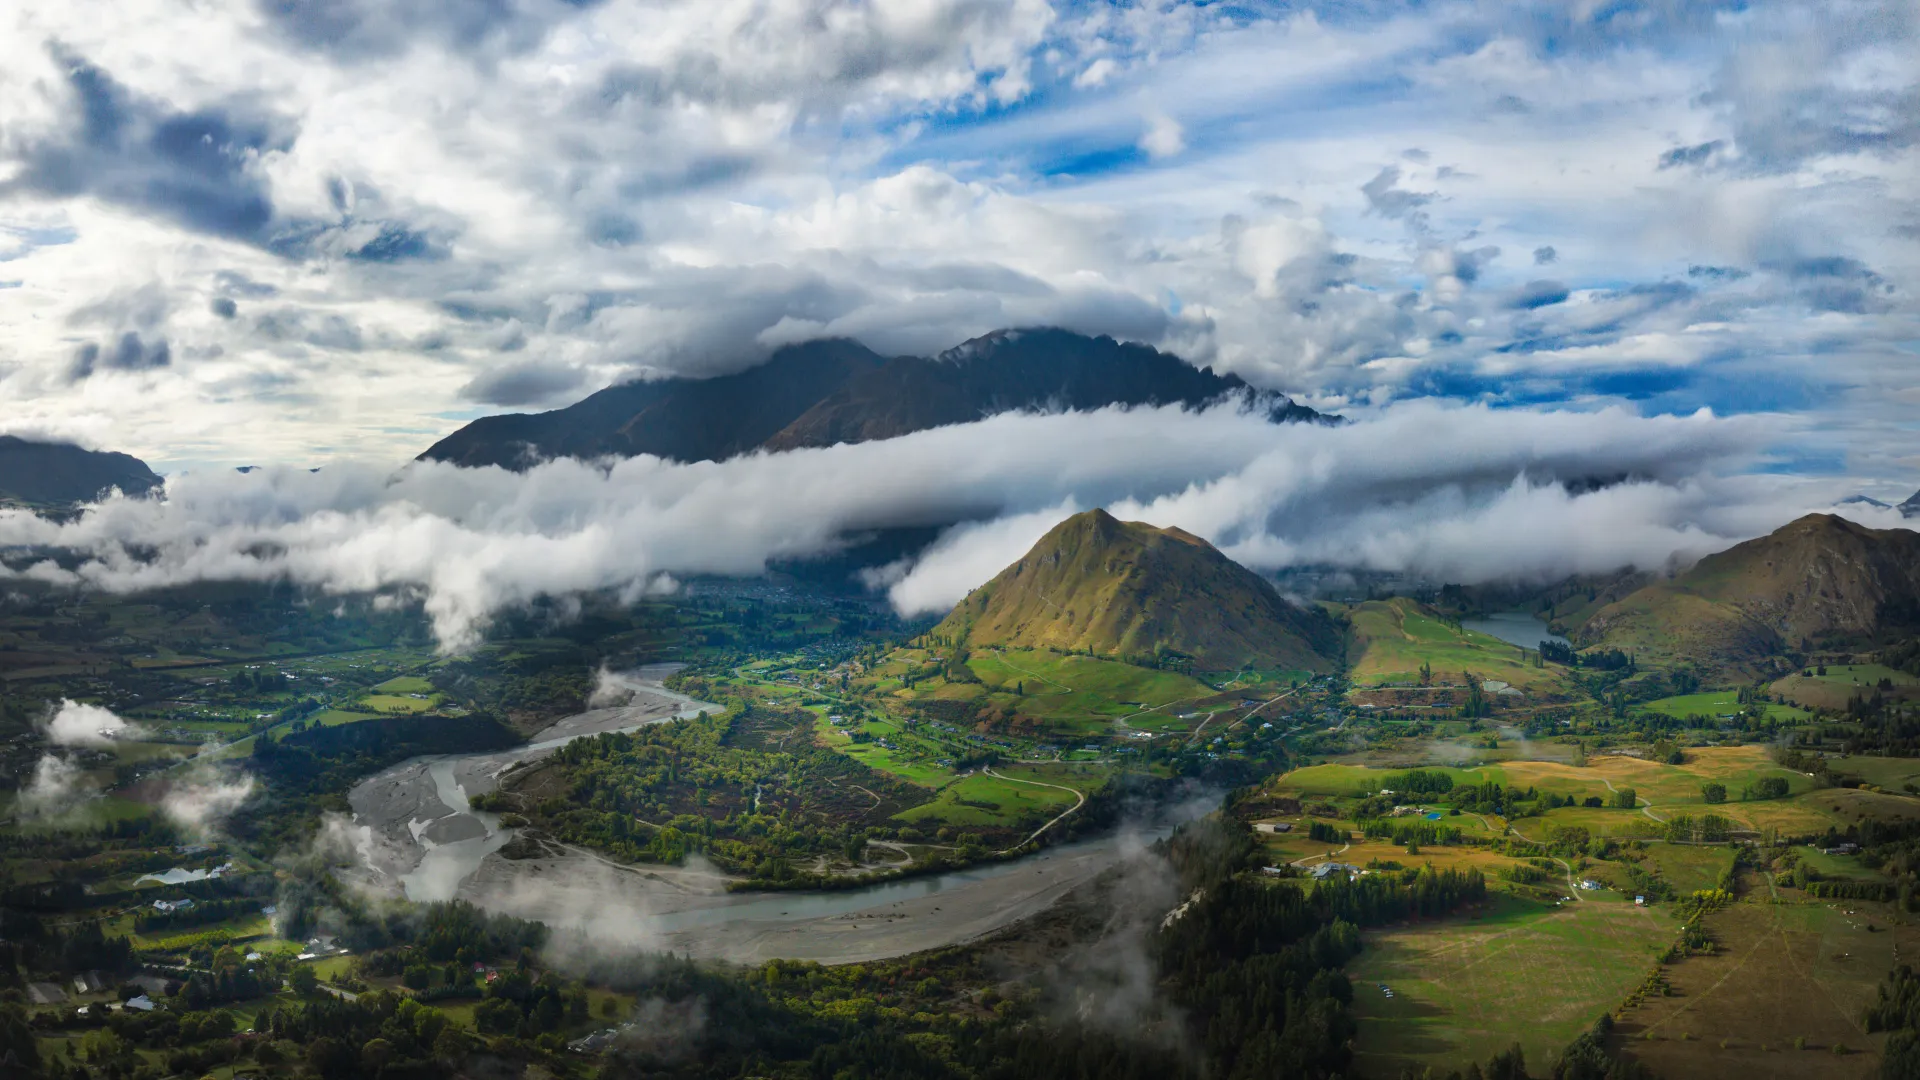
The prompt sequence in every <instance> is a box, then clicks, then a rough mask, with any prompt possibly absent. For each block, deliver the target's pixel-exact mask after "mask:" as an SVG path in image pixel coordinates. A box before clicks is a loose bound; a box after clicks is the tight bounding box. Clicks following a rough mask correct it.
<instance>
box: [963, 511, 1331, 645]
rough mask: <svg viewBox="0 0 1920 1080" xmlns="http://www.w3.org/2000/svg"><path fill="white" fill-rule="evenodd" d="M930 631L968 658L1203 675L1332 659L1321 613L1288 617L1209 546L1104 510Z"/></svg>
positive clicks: (1280, 600)
mask: <svg viewBox="0 0 1920 1080" xmlns="http://www.w3.org/2000/svg"><path fill="white" fill-rule="evenodd" d="M934 632H935V633H936V634H946V635H951V636H952V637H954V638H955V639H956V640H962V641H964V642H965V643H966V644H967V645H968V646H969V647H975V648H977V647H992V646H1006V647H1015V648H1051V649H1060V650H1063V651H1070V652H1074V651H1090V652H1092V653H1093V654H1094V655H1104V656H1108V657H1111V658H1117V659H1130V660H1156V659H1160V658H1164V657H1165V656H1167V655H1168V654H1173V655H1176V656H1184V657H1187V658H1190V659H1191V661H1192V662H1193V665H1194V666H1195V667H1196V668H1199V669H1201V670H1208V671H1230V670H1236V669H1239V668H1241V667H1243V666H1247V665H1252V666H1255V667H1264V668H1283V669H1296V670H1297V669H1306V670H1309V671H1315V672H1324V671H1330V670H1332V669H1333V668H1334V666H1335V660H1334V658H1335V657H1337V656H1338V655H1339V653H1340V650H1341V648H1342V641H1341V637H1340V633H1339V630H1338V628H1337V627H1336V626H1335V625H1334V623H1333V620H1332V619H1331V618H1330V617H1328V616H1327V615H1326V614H1325V613H1324V612H1322V611H1320V610H1319V609H1318V608H1312V609H1308V608H1301V607H1297V606H1295V605H1294V604H1292V603H1291V602H1289V601H1288V600H1286V599H1285V598H1284V597H1282V596H1281V595H1280V594H1279V592H1278V591H1276V590H1275V589H1274V588H1273V586H1272V585H1271V584H1269V583H1268V582H1267V581H1266V579H1264V578H1262V577H1260V576H1259V575H1258V574H1255V573H1254V572H1253V571H1251V570H1248V569H1247V568H1246V567H1244V566H1241V565H1240V564H1239V563H1236V562H1234V561H1233V560H1231V559H1229V558H1227V557H1226V556H1225V555H1223V554H1221V553H1220V551H1219V550H1218V549H1217V548H1215V547H1214V546H1213V545H1212V544H1209V543H1208V542H1207V541H1205V540H1203V539H1201V538H1200V537H1197V536H1194V535H1193V534H1191V533H1188V532H1186V531H1184V530H1181V529H1178V528H1164V529H1162V528H1156V527H1155V526H1152V525H1149V524H1146V523H1144V522H1137V521H1136V522H1123V521H1120V520H1118V519H1116V518H1115V517H1113V515H1111V514H1109V513H1107V512H1106V511H1105V510H1088V511H1085V512H1083V513H1080V514H1075V515H1074V516H1073V517H1070V518H1068V519H1067V520H1065V521H1063V522H1061V523H1060V524H1058V525H1056V526H1054V527H1053V528H1052V529H1051V530H1049V531H1048V533H1047V534H1046V536H1044V537H1042V538H1041V539H1040V541H1039V542H1038V543H1036V544H1035V545H1034V546H1033V547H1032V548H1031V549H1030V550H1029V551H1028V552H1027V553H1026V554H1025V555H1023V556H1021V557H1020V558H1019V559H1018V560H1016V561H1015V562H1014V563H1013V564H1012V565H1010V566H1008V567H1007V568H1006V569H1004V570H1002V571H1001V572H1000V573H999V574H997V575H995V577H994V578H993V580H991V581H989V582H987V583H986V584H985V585H982V586H981V587H979V588H978V589H975V590H974V591H973V592H972V593H970V594H968V596H967V597H966V599H964V600H962V601H961V602H960V604H959V605H957V606H956V607H955V608H954V610H953V612H952V613H951V614H949V615H948V616H947V617H946V619H945V620H943V621H942V622H941V624H940V626H939V627H937V628H936V629H935V631H934Z"/></svg>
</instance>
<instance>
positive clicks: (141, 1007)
mask: <svg viewBox="0 0 1920 1080" xmlns="http://www.w3.org/2000/svg"><path fill="white" fill-rule="evenodd" d="M126 1007H127V1008H129V1009H135V1010H138V1011H140V1012H152V1011H153V999H152V998H150V997H148V996H147V995H145V994H141V995H140V996H139V997H136V998H128V999H127V1006H126Z"/></svg>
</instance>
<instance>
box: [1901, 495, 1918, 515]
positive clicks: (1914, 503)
mask: <svg viewBox="0 0 1920 1080" xmlns="http://www.w3.org/2000/svg"><path fill="white" fill-rule="evenodd" d="M1899 509H1900V514H1901V516H1902V517H1910V518H1915V517H1920V491H1916V492H1914V493H1913V494H1912V495H1910V496H1908V497H1907V501H1906V502H1903V503H1901V504H1900V507H1899Z"/></svg>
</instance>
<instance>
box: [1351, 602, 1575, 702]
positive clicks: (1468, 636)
mask: <svg viewBox="0 0 1920 1080" xmlns="http://www.w3.org/2000/svg"><path fill="white" fill-rule="evenodd" d="M1348 619H1349V622H1350V624H1351V633H1350V635H1349V637H1348V643H1347V663H1348V664H1349V665H1350V668H1351V674H1352V677H1353V681H1354V682H1355V684H1357V685H1363V686H1365V685H1377V684H1381V683H1413V682H1416V681H1418V678H1419V673H1420V666H1421V665H1422V664H1425V665H1426V666H1427V667H1428V669H1429V670H1430V671H1431V672H1432V673H1433V679H1434V681H1436V682H1438V683H1446V684H1452V683H1457V682H1458V681H1459V679H1460V676H1461V674H1462V673H1463V672H1467V671H1471V672H1473V673H1474V674H1475V675H1477V676H1478V677H1479V678H1481V679H1483V680H1487V679H1494V680H1499V681H1502V682H1508V683H1512V684H1513V685H1515V686H1521V687H1532V686H1534V685H1536V684H1558V683H1559V681H1560V679H1561V670H1562V669H1559V668H1557V667H1551V666H1536V662H1535V660H1536V658H1535V656H1534V654H1533V651H1532V650H1528V649H1522V648H1520V647H1519V646H1516V645H1512V644H1510V643H1508V642H1505V641H1501V640H1500V639H1499V638H1496V637H1492V636H1490V635H1488V634H1482V633H1479V632H1477V631H1473V630H1465V629H1461V628H1460V627H1458V626H1454V625H1451V624H1449V623H1447V622H1445V621H1443V620H1442V619H1441V618H1440V616H1439V614H1438V613H1436V612H1435V611H1433V610H1432V609H1431V608H1428V607H1426V606H1425V605H1423V604H1421V603H1419V602H1417V601H1415V600H1413V599H1411V598H1408V597H1404V596H1401V597H1395V598H1393V599H1391V600H1369V601H1367V602H1365V603H1363V604H1356V605H1355V606H1354V607H1353V608H1352V610H1351V611H1350V612H1349V613H1348Z"/></svg>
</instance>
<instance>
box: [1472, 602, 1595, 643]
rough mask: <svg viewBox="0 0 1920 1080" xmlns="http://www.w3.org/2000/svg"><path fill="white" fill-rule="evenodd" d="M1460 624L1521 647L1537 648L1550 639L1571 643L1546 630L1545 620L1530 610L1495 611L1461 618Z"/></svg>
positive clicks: (1555, 641)
mask: <svg viewBox="0 0 1920 1080" xmlns="http://www.w3.org/2000/svg"><path fill="white" fill-rule="evenodd" d="M1460 625H1461V626H1464V627H1466V628H1467V629H1468V630H1477V631H1479V632H1480V633H1482V634H1487V635H1490V636H1492V637H1497V638H1499V639H1500V640H1501V641H1504V642H1506V643H1507V644H1509V645H1518V646H1520V647H1521V648H1523V649H1538V648H1539V647H1540V643H1541V642H1543V641H1551V642H1553V643H1554V644H1556V645H1567V646H1571V645H1572V644H1573V643H1572V642H1570V641H1568V640H1567V639H1566V638H1563V637H1561V636H1560V635H1558V634H1555V633H1553V632H1552V631H1550V630H1548V629H1547V624H1546V622H1545V620H1543V619H1541V618H1539V617H1538V616H1536V615H1534V614H1533V613H1532V612H1530V611H1496V612H1494V613H1493V614H1491V615H1483V616H1481V617H1480V618H1477V619H1462V620H1460Z"/></svg>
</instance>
